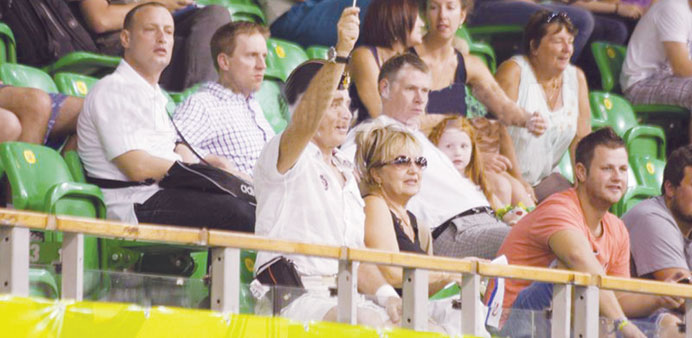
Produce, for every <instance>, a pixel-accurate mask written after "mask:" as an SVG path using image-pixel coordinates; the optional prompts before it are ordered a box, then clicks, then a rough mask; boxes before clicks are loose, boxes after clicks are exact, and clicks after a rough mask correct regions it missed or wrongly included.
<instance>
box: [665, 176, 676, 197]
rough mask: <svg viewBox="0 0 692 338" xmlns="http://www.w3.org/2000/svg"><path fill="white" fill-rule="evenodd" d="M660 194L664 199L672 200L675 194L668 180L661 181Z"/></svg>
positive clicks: (673, 187)
mask: <svg viewBox="0 0 692 338" xmlns="http://www.w3.org/2000/svg"><path fill="white" fill-rule="evenodd" d="M662 193H663V195H665V196H666V199H671V198H673V195H674V194H675V186H673V183H670V181H668V180H665V181H663V191H662Z"/></svg>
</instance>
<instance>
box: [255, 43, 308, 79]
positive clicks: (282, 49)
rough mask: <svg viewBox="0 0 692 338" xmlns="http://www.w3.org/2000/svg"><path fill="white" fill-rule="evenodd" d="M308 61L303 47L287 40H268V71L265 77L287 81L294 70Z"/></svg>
mask: <svg viewBox="0 0 692 338" xmlns="http://www.w3.org/2000/svg"><path fill="white" fill-rule="evenodd" d="M307 60H308V55H307V54H306V53H305V51H304V50H303V48H302V47H300V46H299V45H297V44H295V43H293V42H289V41H286V40H281V39H275V38H269V39H267V70H266V71H265V73H264V76H265V77H271V78H274V79H279V80H281V81H286V79H288V76H289V75H290V74H291V72H292V71H293V69H295V68H296V67H298V65H300V64H301V63H303V62H305V61H307Z"/></svg>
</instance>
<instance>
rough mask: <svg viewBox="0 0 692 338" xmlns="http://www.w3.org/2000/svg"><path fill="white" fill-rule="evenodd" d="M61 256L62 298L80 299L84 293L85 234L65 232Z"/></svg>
mask: <svg viewBox="0 0 692 338" xmlns="http://www.w3.org/2000/svg"><path fill="white" fill-rule="evenodd" d="M61 257H62V292H61V298H65V299H74V300H77V301H80V300H82V297H83V295H84V234H81V233H75V232H66V233H64V234H63V237H62V255H61Z"/></svg>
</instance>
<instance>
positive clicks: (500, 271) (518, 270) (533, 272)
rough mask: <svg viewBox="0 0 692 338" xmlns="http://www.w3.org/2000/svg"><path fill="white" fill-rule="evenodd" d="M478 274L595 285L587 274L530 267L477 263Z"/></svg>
mask: <svg viewBox="0 0 692 338" xmlns="http://www.w3.org/2000/svg"><path fill="white" fill-rule="evenodd" d="M478 273H479V274H480V275H483V276H486V277H504V278H513V279H524V280H531V281H538V282H546V283H560V284H575V285H595V284H596V280H595V279H594V277H592V276H591V275H589V274H585V273H580V272H575V271H568V270H558V269H546V268H536V267H530V266H519V265H496V264H489V263H478Z"/></svg>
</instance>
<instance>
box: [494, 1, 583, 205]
mask: <svg viewBox="0 0 692 338" xmlns="http://www.w3.org/2000/svg"><path fill="white" fill-rule="evenodd" d="M574 35H575V28H574V26H573V25H572V22H571V20H570V19H569V18H568V17H567V15H566V14H565V13H564V12H549V11H539V12H536V13H535V14H534V15H533V16H532V17H531V19H530V20H529V23H528V24H526V28H525V29H524V46H523V48H524V54H523V55H516V56H514V57H512V58H511V59H509V60H507V61H505V62H504V63H502V64H501V65H500V68H499V69H498V71H497V74H495V78H496V79H497V82H498V83H499V84H500V86H501V87H502V89H504V91H505V92H506V93H507V96H509V98H510V99H512V100H513V101H515V102H516V103H517V104H518V105H519V106H521V107H522V108H524V109H526V110H529V111H537V112H539V113H540V114H541V115H542V116H543V117H544V118H545V119H546V120H547V121H548V126H549V127H548V129H547V130H546V132H545V136H543V137H535V136H534V135H532V134H531V133H529V132H527V131H526V130H525V129H523V128H516V127H508V128H507V130H508V132H509V135H510V137H511V139H512V141H513V143H514V150H515V153H516V156H517V162H518V165H519V167H520V168H521V170H522V173H521V174H522V176H523V177H524V179H525V180H526V181H527V182H528V183H529V184H530V185H531V186H533V187H534V189H535V191H536V195H537V196H536V197H537V198H538V201H542V200H543V199H544V198H545V197H547V196H548V195H550V194H551V193H553V192H558V191H561V190H565V189H568V188H569V187H570V186H571V184H570V183H569V181H567V179H566V178H564V177H562V175H560V174H559V173H557V172H556V168H557V165H558V163H559V162H560V159H561V158H562V156H563V154H564V153H565V152H566V151H569V153H570V158H572V159H574V156H575V149H576V148H577V143H578V142H579V140H580V139H581V138H582V137H584V136H585V135H587V134H588V133H589V132H590V131H591V108H590V106H589V88H588V86H587V83H586V78H585V76H584V73H583V72H582V71H581V70H580V69H579V68H577V67H575V66H573V65H571V64H570V57H571V56H572V53H573V50H574V49H573V43H574Z"/></svg>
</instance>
